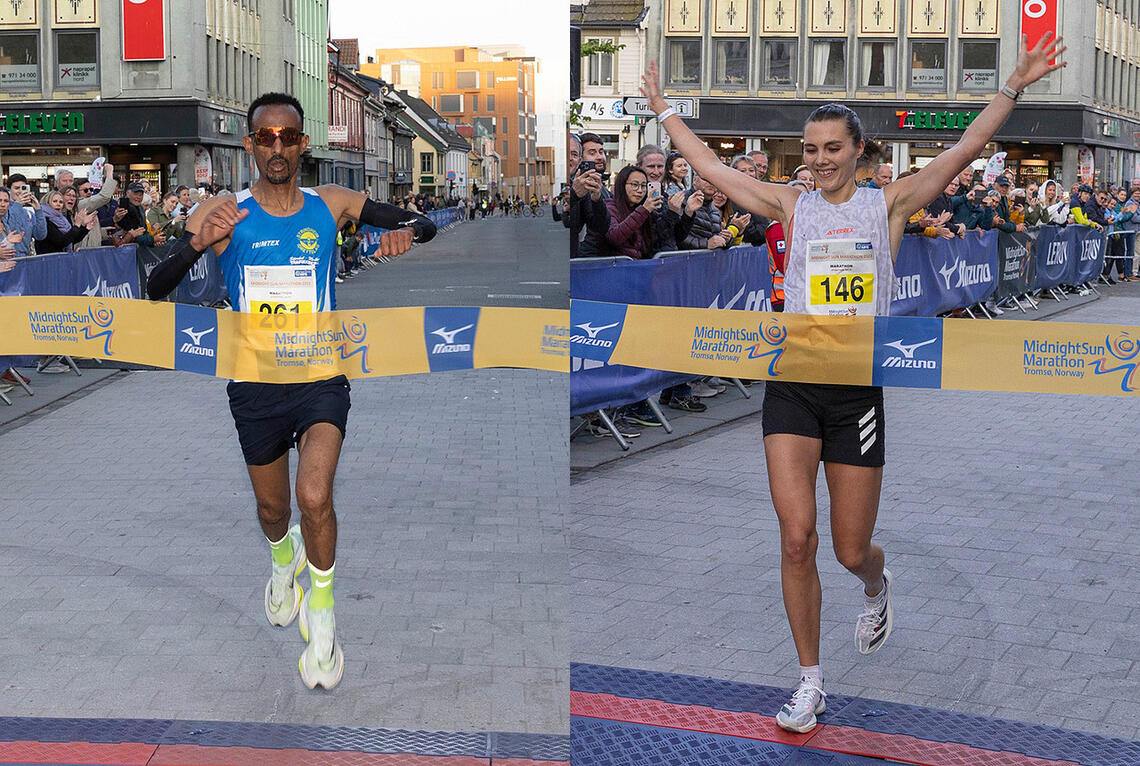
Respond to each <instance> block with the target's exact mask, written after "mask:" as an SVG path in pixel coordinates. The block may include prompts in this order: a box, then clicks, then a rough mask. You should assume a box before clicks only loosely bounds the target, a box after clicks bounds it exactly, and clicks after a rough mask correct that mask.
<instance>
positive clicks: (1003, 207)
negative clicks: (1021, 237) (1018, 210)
mask: <svg viewBox="0 0 1140 766" xmlns="http://www.w3.org/2000/svg"><path fill="white" fill-rule="evenodd" d="M994 184H995V186H996V188H997V204H996V205H995V206H994V219H993V221H994V225H993V227H994V228H995V229H997V230H998V231H1004V232H1006V233H1009V234H1012V233H1013V232H1015V231H1025V224H1024V223H1014V222H1013V220H1012V218H1011V217H1010V216H1011V215H1012V212H1013V203H1012V200H1011V199H1010V191H1011V190H1012V189H1013V182H1012V181H1010V180H1009V177H1008V176H1005V175H1000V176H998V177H997V179H996V180H995V181H994Z"/></svg>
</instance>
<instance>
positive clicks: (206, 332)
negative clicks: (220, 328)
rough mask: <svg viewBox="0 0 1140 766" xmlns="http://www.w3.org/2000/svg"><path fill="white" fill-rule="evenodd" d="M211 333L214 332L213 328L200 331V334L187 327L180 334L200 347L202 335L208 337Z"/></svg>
mask: <svg viewBox="0 0 1140 766" xmlns="http://www.w3.org/2000/svg"><path fill="white" fill-rule="evenodd" d="M213 331H214V328H213V327H211V328H210V329H209V330H202V332H194V328H193V327H187V328H185V329H184V330H182V332H184V333H186V334H187V335H189V336H190V340H192V341H194V345H195V346H201V345H202V337H203V336H204V335H209V334H210V333H212V332H213Z"/></svg>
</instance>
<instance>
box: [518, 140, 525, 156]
mask: <svg viewBox="0 0 1140 766" xmlns="http://www.w3.org/2000/svg"><path fill="white" fill-rule="evenodd" d="M524 157H526V139H525V138H520V139H519V159H522V158H524Z"/></svg>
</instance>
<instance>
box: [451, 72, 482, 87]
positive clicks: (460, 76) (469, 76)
mask: <svg viewBox="0 0 1140 766" xmlns="http://www.w3.org/2000/svg"><path fill="white" fill-rule="evenodd" d="M455 87H456V88H459V89H461V90H464V89H465V90H470V89H472V88H478V87H479V73H478V72H456V73H455Z"/></svg>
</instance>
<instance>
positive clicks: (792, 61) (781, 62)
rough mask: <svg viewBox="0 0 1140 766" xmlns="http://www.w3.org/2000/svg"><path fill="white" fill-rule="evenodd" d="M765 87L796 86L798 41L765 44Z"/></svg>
mask: <svg viewBox="0 0 1140 766" xmlns="http://www.w3.org/2000/svg"><path fill="white" fill-rule="evenodd" d="M763 81H764V85H795V84H796V41H795V40H772V41H770V42H765V43H764V73H763Z"/></svg>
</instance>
